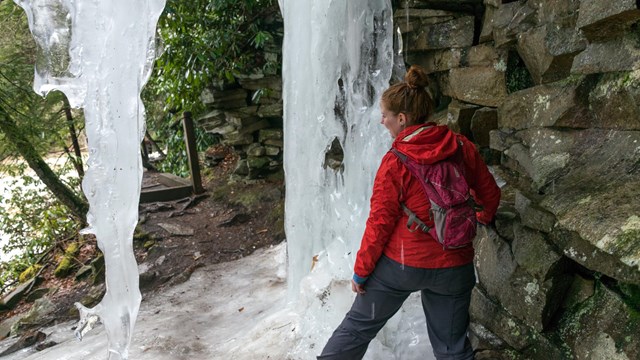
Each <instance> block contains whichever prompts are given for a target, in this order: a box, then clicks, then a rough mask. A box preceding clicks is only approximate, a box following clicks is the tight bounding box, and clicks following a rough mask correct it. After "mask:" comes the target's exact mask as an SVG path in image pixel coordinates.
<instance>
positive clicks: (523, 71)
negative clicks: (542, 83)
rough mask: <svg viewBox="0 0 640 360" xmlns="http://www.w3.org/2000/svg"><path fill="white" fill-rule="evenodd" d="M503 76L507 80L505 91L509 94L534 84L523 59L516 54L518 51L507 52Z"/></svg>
mask: <svg viewBox="0 0 640 360" xmlns="http://www.w3.org/2000/svg"><path fill="white" fill-rule="evenodd" d="M505 76H506V81H507V92H509V94H511V93H513V92H516V91H519V90H524V89H527V88H530V87H532V86H534V85H535V84H534V83H533V79H532V78H531V74H529V70H527V67H526V66H525V64H524V61H522V59H521V58H520V56H518V53H516V52H515V51H511V52H509V59H508V60H507V71H506V74H505Z"/></svg>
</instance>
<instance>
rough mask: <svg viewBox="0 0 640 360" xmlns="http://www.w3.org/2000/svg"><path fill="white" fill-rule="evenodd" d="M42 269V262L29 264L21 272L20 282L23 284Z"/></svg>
mask: <svg viewBox="0 0 640 360" xmlns="http://www.w3.org/2000/svg"><path fill="white" fill-rule="evenodd" d="M40 269H42V265H40V264H34V265H31V266H29V267H28V268H26V269H25V270H24V271H23V272H22V273H20V276H18V281H20V283H21V284H22V283H25V282H27V281H29V280H31V279H32V278H33V277H34V276H36V274H37V273H38V271H40Z"/></svg>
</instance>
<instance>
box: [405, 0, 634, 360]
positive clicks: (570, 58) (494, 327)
mask: <svg viewBox="0 0 640 360" xmlns="http://www.w3.org/2000/svg"><path fill="white" fill-rule="evenodd" d="M638 6H639V3H638V2H637V1H635V0H634V1H630V0H612V1H598V0H528V1H509V2H507V1H499V0H485V1H480V0H478V1H473V0H459V1H447V2H443V1H437V0H412V1H398V2H396V4H395V13H394V23H395V24H396V26H398V27H399V29H400V31H401V33H402V39H403V45H404V47H405V48H404V53H405V61H406V62H407V64H408V65H412V64H418V65H421V66H422V67H423V68H425V69H426V71H427V72H428V73H429V76H430V78H431V80H432V84H431V86H430V90H431V92H432V93H433V94H434V96H435V97H436V100H437V102H438V104H439V110H440V111H439V112H438V113H437V114H436V116H435V119H436V120H437V121H438V122H439V123H442V124H447V125H448V126H450V127H451V128H452V129H454V130H456V131H459V132H461V133H463V134H465V135H466V136H467V137H469V138H470V139H472V140H473V141H474V142H475V143H476V145H477V146H478V148H479V150H480V151H481V153H482V154H483V155H484V156H485V158H486V159H487V162H488V163H490V164H493V167H492V169H493V170H494V172H495V174H496V176H498V177H499V179H500V182H501V183H502V184H503V188H502V191H503V199H502V202H501V206H500V209H499V211H498V215H497V218H496V222H495V226H491V227H483V228H482V229H481V230H480V236H478V238H477V239H476V241H475V244H474V245H475V248H476V253H477V254H476V260H475V262H476V266H477V271H478V280H479V283H478V286H476V289H475V290H474V294H473V298H472V306H471V315H472V325H471V333H472V335H473V336H472V338H473V342H474V347H475V348H476V349H477V351H478V353H477V356H476V358H477V359H514V358H516V359H637V358H640V339H639V338H638V337H637V334H638V333H640V332H639V331H640V321H639V320H640V315H639V314H640V9H638Z"/></svg>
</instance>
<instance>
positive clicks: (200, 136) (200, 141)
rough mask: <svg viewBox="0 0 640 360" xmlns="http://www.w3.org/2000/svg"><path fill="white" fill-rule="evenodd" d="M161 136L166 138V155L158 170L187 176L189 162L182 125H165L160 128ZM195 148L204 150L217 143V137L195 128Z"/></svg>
mask: <svg viewBox="0 0 640 360" xmlns="http://www.w3.org/2000/svg"><path fill="white" fill-rule="evenodd" d="M162 131H163V132H164V134H163V135H162V137H163V138H165V139H166V147H167V154H166V155H167V157H166V158H165V159H164V160H162V162H161V163H160V164H159V165H158V170H160V171H162V172H168V173H172V174H175V175H178V176H181V177H189V163H188V158H187V146H186V144H185V140H184V130H183V128H182V126H174V127H170V126H169V127H167V128H165V129H162ZM194 131H195V135H196V149H197V150H198V151H199V152H200V151H204V150H206V149H207V148H208V147H209V146H211V145H213V144H215V143H217V139H216V138H215V137H214V136H213V135H212V134H209V133H207V132H205V131H204V130H201V129H200V128H198V127H196V128H195V130H194Z"/></svg>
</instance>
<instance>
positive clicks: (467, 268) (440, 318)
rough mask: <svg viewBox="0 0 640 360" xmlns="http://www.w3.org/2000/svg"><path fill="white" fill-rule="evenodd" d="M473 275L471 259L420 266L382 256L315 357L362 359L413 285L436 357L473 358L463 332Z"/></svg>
mask: <svg viewBox="0 0 640 360" xmlns="http://www.w3.org/2000/svg"><path fill="white" fill-rule="evenodd" d="M475 282H476V277H475V272H474V268H473V264H468V265H463V266H459V267H453V268H444V269H421V268H414V267H410V266H404V267H403V266H402V265H401V264H399V263H397V262H395V261H393V260H391V259H389V258H387V257H385V256H383V257H381V258H380V260H379V261H378V264H377V265H376V269H375V270H374V272H373V274H371V276H369V278H368V280H367V282H366V283H365V290H366V294H364V295H360V294H358V295H357V296H356V299H355V301H354V302H353V305H352V307H351V310H349V312H348V313H347V315H346V316H345V318H344V320H343V321H342V323H341V324H340V326H338V328H337V329H336V330H335V331H334V333H333V335H332V336H331V338H330V339H329V341H328V342H327V345H325V347H324V349H323V350H322V354H321V355H320V356H319V357H318V359H323V360H356V359H362V357H363V356H364V354H365V352H366V351H367V347H368V346H369V342H371V340H373V338H375V336H376V334H377V333H378V331H380V329H382V327H383V326H384V324H385V323H386V322H387V320H389V319H390V318H391V317H392V316H393V315H394V314H395V313H396V312H397V311H398V310H399V309H400V306H401V305H402V303H403V302H404V301H405V300H406V299H407V297H408V296H409V295H410V294H411V293H412V292H414V291H418V290H420V291H421V298H422V308H423V309H424V314H425V316H426V318H427V331H428V333H429V340H430V341H431V346H432V348H433V353H434V354H435V356H436V358H437V359H438V360H472V359H473V349H472V348H471V344H470V343H469V339H468V338H467V328H468V327H469V303H470V301H471V290H472V289H473V287H474V286H475Z"/></svg>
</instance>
